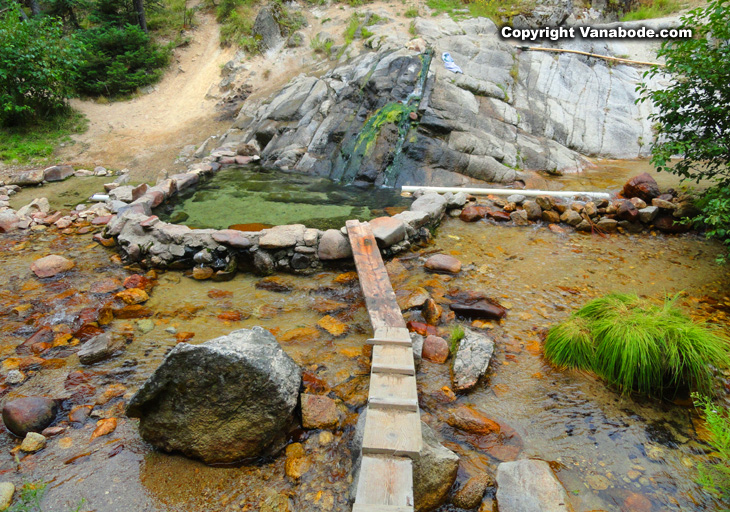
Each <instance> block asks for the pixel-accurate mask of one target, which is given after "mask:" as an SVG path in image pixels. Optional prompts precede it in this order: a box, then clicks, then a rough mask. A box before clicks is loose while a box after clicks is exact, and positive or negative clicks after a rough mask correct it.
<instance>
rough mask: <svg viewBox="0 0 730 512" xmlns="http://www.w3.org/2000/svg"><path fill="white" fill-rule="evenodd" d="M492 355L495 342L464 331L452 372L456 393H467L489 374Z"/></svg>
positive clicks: (469, 331) (481, 335) (482, 335)
mask: <svg viewBox="0 0 730 512" xmlns="http://www.w3.org/2000/svg"><path fill="white" fill-rule="evenodd" d="M492 354H494V341H492V340H491V339H489V338H488V337H487V336H485V335H484V334H479V333H476V332H474V331H471V330H469V329H464V337H463V338H462V340H461V342H459V350H457V351H456V357H455V358H454V365H453V367H452V370H451V371H452V381H453V385H454V391H466V390H467V389H471V388H473V387H474V386H476V384H477V382H479V378H480V377H481V376H482V375H484V374H485V373H486V372H487V368H488V367H489V361H491V360H492Z"/></svg>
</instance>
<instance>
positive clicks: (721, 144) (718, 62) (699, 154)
mask: <svg viewBox="0 0 730 512" xmlns="http://www.w3.org/2000/svg"><path fill="white" fill-rule="evenodd" d="M681 22H682V28H689V29H692V30H693V31H694V37H693V38H690V39H669V40H666V41H664V42H663V43H662V45H661V48H660V49H659V51H658V52H657V55H658V57H663V58H664V60H665V64H666V66H665V67H661V66H653V67H652V68H651V69H649V71H647V72H646V73H644V82H643V83H642V84H640V85H639V87H638V90H639V91H640V92H641V97H640V98H639V100H638V101H640V102H644V101H651V102H653V104H654V106H655V107H656V113H655V114H653V115H652V116H651V118H652V120H653V121H654V122H655V126H656V130H657V132H658V133H657V138H656V140H655V141H654V142H653V143H652V148H651V150H652V163H653V164H654V165H655V166H656V167H657V169H659V170H662V171H667V172H671V173H674V174H677V175H679V176H682V177H684V178H688V179H691V180H695V181H698V182H699V180H701V179H711V180H715V181H717V182H719V183H720V184H728V182H730V165H729V164H730V108H728V106H729V105H730V87H728V84H729V83H730V44H728V41H729V40H730V0H714V1H712V2H710V3H709V4H708V5H707V6H706V7H704V8H698V9H694V10H692V11H690V12H689V13H688V14H686V15H684V16H682V18H681ZM659 77H669V79H670V83H669V85H668V86H666V87H661V88H655V87H653V86H652V85H651V82H650V80H649V79H653V78H659ZM677 155H678V156H681V157H682V159H681V160H679V161H678V162H676V163H674V162H672V161H671V159H672V157H674V156H677Z"/></svg>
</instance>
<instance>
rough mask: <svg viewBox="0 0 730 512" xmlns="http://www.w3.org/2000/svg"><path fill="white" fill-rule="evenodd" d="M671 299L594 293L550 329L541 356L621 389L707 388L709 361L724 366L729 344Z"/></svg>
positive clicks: (658, 392)
mask: <svg viewBox="0 0 730 512" xmlns="http://www.w3.org/2000/svg"><path fill="white" fill-rule="evenodd" d="M675 302H676V297H675V298H671V299H669V298H668V299H666V300H665V301H664V303H663V304H662V305H655V304H653V303H651V302H650V301H648V300H644V299H640V298H639V297H637V296H636V295H632V294H618V293H614V294H610V295H607V296H605V297H600V298H597V299H594V300H592V301H590V302H588V303H587V304H586V305H585V306H583V307H582V308H581V309H580V310H578V311H577V312H575V313H574V314H573V315H572V316H571V317H570V318H569V319H568V320H567V321H565V322H563V323H561V324H558V325H555V326H553V327H552V328H551V329H550V331H549V332H548V335H547V338H546V340H545V346H544V352H545V357H546V358H547V359H549V360H550V361H551V362H553V364H555V365H557V366H559V367H563V368H577V369H581V370H587V371H591V372H593V373H595V374H596V375H598V376H600V377H602V378H603V379H605V380H606V381H608V382H609V383H610V384H612V385H614V386H616V387H617V388H618V389H619V390H620V391H621V392H624V393H626V392H630V391H637V392H640V393H644V394H649V395H663V394H664V393H665V392H667V391H669V390H671V393H676V392H677V391H679V390H683V389H687V388H688V389H691V390H696V391H701V392H703V393H706V394H707V393H710V392H711V388H712V368H711V367H724V366H726V361H727V356H728V348H729V347H730V345H729V344H728V340H727V339H725V338H724V337H722V336H720V335H719V334H717V333H716V332H715V330H714V329H712V328H711V327H710V326H708V325H705V324H699V323H695V322H693V321H692V320H691V319H690V318H688V317H687V316H686V315H684V314H683V313H682V312H681V311H680V310H679V309H678V308H677V307H676V306H675Z"/></svg>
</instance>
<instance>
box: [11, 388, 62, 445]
mask: <svg viewBox="0 0 730 512" xmlns="http://www.w3.org/2000/svg"><path fill="white" fill-rule="evenodd" d="M57 409H58V406H57V404H56V401H55V400H52V399H50V398H45V397H40V396H28V397H25V398H18V399H17V400H11V401H9V402H7V403H6V404H5V406H4V407H3V423H5V426H6V427H7V429H8V430H9V431H10V432H12V433H13V434H15V435H16V436H18V437H25V435H26V434H27V433H28V432H41V431H42V430H43V429H44V428H46V427H47V426H48V425H50V424H51V422H52V421H53V419H54V418H55V417H56V411H57Z"/></svg>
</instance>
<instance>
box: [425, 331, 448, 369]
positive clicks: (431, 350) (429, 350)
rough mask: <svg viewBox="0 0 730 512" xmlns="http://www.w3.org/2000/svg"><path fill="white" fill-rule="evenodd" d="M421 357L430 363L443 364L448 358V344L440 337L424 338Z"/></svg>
mask: <svg viewBox="0 0 730 512" xmlns="http://www.w3.org/2000/svg"><path fill="white" fill-rule="evenodd" d="M421 357H423V358H424V359H425V360H426V361H431V362H432V363H439V364H440V363H445V362H446V360H447V359H448V358H449V344H448V343H446V340H445V339H443V338H442V337H440V336H433V335H430V336H426V339H425V340H423V351H422V352H421Z"/></svg>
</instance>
